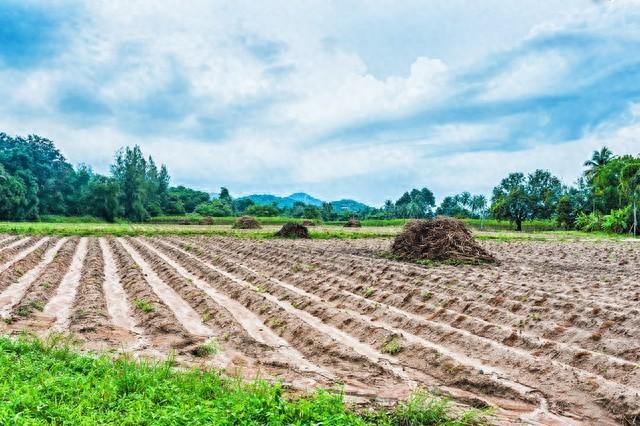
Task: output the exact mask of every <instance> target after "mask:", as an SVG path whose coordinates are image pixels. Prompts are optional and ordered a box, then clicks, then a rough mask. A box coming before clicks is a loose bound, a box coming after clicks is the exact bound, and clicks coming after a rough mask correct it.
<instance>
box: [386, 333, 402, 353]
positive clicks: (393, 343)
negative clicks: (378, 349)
mask: <svg viewBox="0 0 640 426" xmlns="http://www.w3.org/2000/svg"><path fill="white" fill-rule="evenodd" d="M400 352H402V345H401V344H400V341H399V340H398V338H397V337H395V336H394V337H392V338H391V340H389V341H388V342H387V343H385V344H384V345H383V346H382V353H383V354H389V355H397V354H399V353H400Z"/></svg>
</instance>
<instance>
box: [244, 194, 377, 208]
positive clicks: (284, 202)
mask: <svg viewBox="0 0 640 426" xmlns="http://www.w3.org/2000/svg"><path fill="white" fill-rule="evenodd" d="M240 199H250V200H251V201H253V202H254V203H256V204H262V205H264V204H272V203H276V205H277V206H278V207H279V208H285V207H292V206H293V205H294V204H295V203H296V202H298V201H299V202H302V203H305V204H309V205H312V206H318V207H320V206H321V205H322V203H323V201H322V200H320V199H318V198H315V197H312V196H311V195H309V194H306V193H304V192H296V193H295V194H291V195H289V196H288V197H278V196H277V195H272V194H253V195H247V196H246V197H240ZM330 203H331V205H332V206H333V208H334V210H340V211H342V210H349V211H353V212H356V211H360V210H362V209H365V208H367V207H368V206H367V205H366V204H363V203H360V202H358V201H354V200H339V201H330Z"/></svg>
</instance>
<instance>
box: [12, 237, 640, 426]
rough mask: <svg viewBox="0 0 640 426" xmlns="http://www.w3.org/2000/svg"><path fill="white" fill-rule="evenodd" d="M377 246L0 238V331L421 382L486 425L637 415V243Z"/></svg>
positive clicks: (351, 377) (379, 381)
mask: <svg viewBox="0 0 640 426" xmlns="http://www.w3.org/2000/svg"><path fill="white" fill-rule="evenodd" d="M389 244H390V241H389V240H387V239H370V240H352V241H346V240H330V241H318V240H312V241H283V240H267V241H255V240H240V239H233V238H211V237H191V238H186V237H185V238H182V237H175V238H165V237H163V238H89V237H84V238H54V237H51V238H38V237H31V238H18V237H14V236H9V235H0V315H1V316H2V317H3V318H4V319H5V321H4V322H2V323H1V325H0V331H1V332H5V333H18V332H20V331H21V330H24V329H28V330H30V331H35V332H38V333H41V334H46V333H48V332H51V331H55V330H57V331H63V332H69V333H73V334H74V335H75V336H77V337H78V338H79V339H80V340H81V341H83V342H84V345H85V347H86V348H87V349H102V350H104V349H109V350H116V351H127V352H130V353H133V354H134V355H135V356H138V357H153V358H162V357H166V356H169V355H171V354H175V355H176V356H177V358H178V360H179V361H180V362H182V363H185V364H204V365H207V366H215V367H219V368H224V369H225V370H226V371H227V372H229V373H230V374H239V375H241V376H243V377H247V378H253V377H256V375H259V376H260V377H266V378H270V379H277V380H281V381H284V382H285V384H287V385H288V386H290V387H291V388H293V389H308V388H309V387H310V386H332V385H335V384H343V385H344V387H345V392H346V393H347V395H348V396H349V397H350V399H351V400H352V401H354V402H355V403H366V404H388V403H393V401H397V400H399V399H403V398H406V397H407V396H408V395H409V394H410V393H411V392H412V391H413V390H414V389H416V388H418V387H421V388H427V389H430V390H432V391H434V392H437V393H440V394H445V395H449V396H451V397H452V398H453V399H455V400H456V401H457V402H458V403H460V404H463V405H468V406H474V407H486V406H492V407H494V408H495V417H493V418H492V421H493V422H495V423H499V424H518V423H521V424H620V423H624V422H626V423H627V424H638V422H640V281H639V277H640V266H639V265H640V244H638V242H636V241H569V242H562V241H518V242H483V243H482V244H483V246H485V248H487V249H488V250H489V251H490V252H492V253H494V254H495V255H496V256H497V257H498V258H499V260H500V264H499V265H493V266H438V267H429V268H426V267H422V266H418V265H413V264H407V263H400V262H395V261H390V260H386V259H384V258H382V257H380V256H379V254H380V253H381V252H383V251H385V250H387V249H388V246H389ZM211 340H215V341H216V344H217V345H218V353H217V354H215V355H211V356H207V357H202V356H201V353H200V351H199V348H200V347H201V345H202V344H204V343H206V342H209V341H211ZM390 344H392V345H390ZM393 345H395V346H396V351H390V350H389V349H390V348H391V346H393ZM390 352H391V353H390Z"/></svg>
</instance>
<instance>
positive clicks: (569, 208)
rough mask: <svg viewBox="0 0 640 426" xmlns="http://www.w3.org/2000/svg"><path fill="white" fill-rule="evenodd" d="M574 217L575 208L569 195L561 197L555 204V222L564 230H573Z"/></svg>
mask: <svg viewBox="0 0 640 426" xmlns="http://www.w3.org/2000/svg"><path fill="white" fill-rule="evenodd" d="M575 221H576V216H575V208H574V206H573V204H572V202H571V197H570V196H569V195H563V196H562V197H560V199H559V200H558V203H557V204H556V222H557V223H558V226H560V227H562V228H564V229H573V227H574V226H575Z"/></svg>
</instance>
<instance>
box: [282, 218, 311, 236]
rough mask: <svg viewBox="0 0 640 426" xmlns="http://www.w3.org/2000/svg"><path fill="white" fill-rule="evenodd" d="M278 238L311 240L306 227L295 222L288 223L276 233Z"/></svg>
mask: <svg viewBox="0 0 640 426" xmlns="http://www.w3.org/2000/svg"><path fill="white" fill-rule="evenodd" d="M276 237H283V238H311V237H310V236H309V230H308V229H307V227H306V226H304V225H302V224H300V223H295V222H287V223H285V224H284V226H283V227H282V228H281V229H280V230H279V231H278V232H276Z"/></svg>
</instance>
